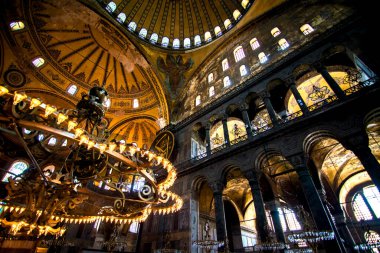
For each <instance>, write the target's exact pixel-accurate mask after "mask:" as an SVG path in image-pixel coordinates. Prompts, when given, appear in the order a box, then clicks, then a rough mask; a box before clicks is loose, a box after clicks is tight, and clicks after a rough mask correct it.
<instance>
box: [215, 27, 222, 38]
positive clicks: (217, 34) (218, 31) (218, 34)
mask: <svg viewBox="0 0 380 253" xmlns="http://www.w3.org/2000/svg"><path fill="white" fill-rule="evenodd" d="M214 33H215V35H216V37H219V36H220V35H222V29H220V27H219V26H216V27H215V28H214Z"/></svg>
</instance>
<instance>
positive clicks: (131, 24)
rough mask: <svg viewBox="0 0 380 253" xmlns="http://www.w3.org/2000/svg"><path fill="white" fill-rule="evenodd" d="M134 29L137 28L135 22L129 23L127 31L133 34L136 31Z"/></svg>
mask: <svg viewBox="0 0 380 253" xmlns="http://www.w3.org/2000/svg"><path fill="white" fill-rule="evenodd" d="M136 28H137V24H136V23H135V22H133V21H132V22H131V23H129V25H128V30H129V31H131V32H134V31H136Z"/></svg>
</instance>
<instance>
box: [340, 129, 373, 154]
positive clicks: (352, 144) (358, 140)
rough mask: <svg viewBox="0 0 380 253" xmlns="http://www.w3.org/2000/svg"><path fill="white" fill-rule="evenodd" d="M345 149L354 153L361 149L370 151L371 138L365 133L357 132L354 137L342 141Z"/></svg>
mask: <svg viewBox="0 0 380 253" xmlns="http://www.w3.org/2000/svg"><path fill="white" fill-rule="evenodd" d="M340 142H341V143H342V145H343V147H345V148H346V149H349V150H352V151H354V153H355V151H358V150H361V149H369V147H368V144H369V138H368V135H367V133H366V132H365V131H360V132H357V133H355V134H353V135H350V136H347V137H345V138H342V139H341V140H340Z"/></svg>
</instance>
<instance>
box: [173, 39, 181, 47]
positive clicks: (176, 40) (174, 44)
mask: <svg viewBox="0 0 380 253" xmlns="http://www.w3.org/2000/svg"><path fill="white" fill-rule="evenodd" d="M179 46H180V42H179V39H174V40H173V48H179Z"/></svg>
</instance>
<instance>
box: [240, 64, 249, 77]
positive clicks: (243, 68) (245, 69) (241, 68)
mask: <svg viewBox="0 0 380 253" xmlns="http://www.w3.org/2000/svg"><path fill="white" fill-rule="evenodd" d="M247 74H248V71H247V67H246V66H245V65H241V66H240V75H241V76H245V75H247Z"/></svg>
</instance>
